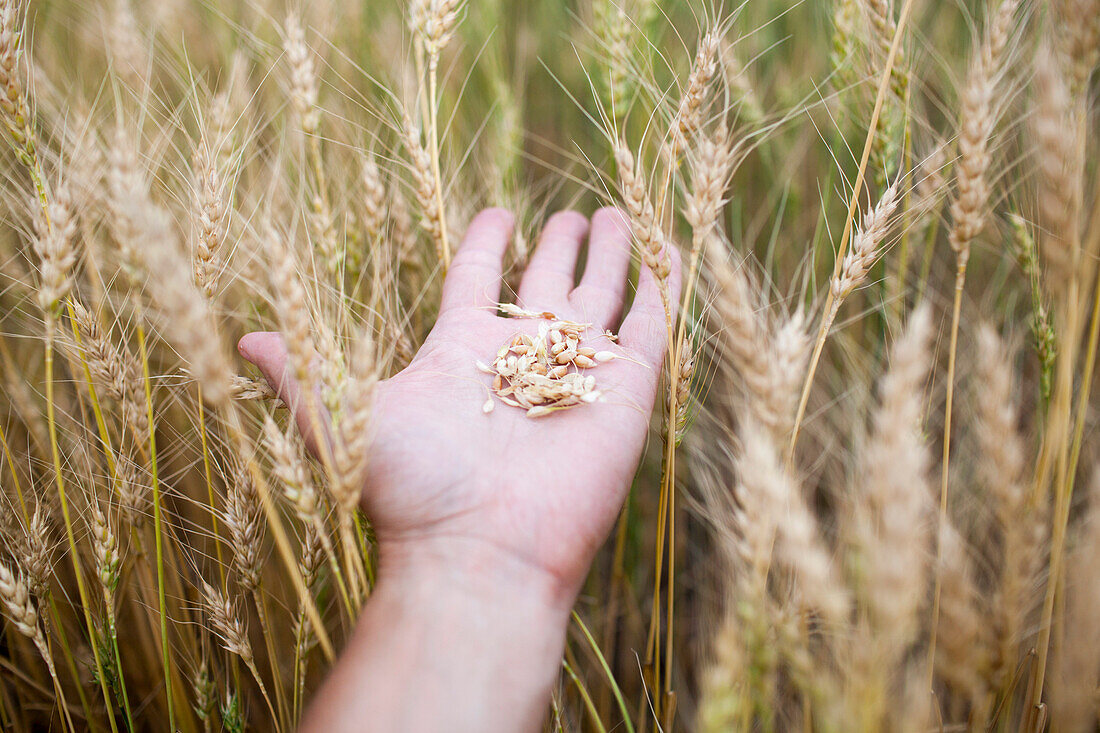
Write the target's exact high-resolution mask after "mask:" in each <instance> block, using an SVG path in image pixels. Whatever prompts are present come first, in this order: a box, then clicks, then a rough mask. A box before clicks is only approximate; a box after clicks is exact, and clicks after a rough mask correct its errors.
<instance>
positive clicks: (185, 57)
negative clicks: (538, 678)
mask: <svg viewBox="0 0 1100 733" xmlns="http://www.w3.org/2000/svg"><path fill="white" fill-rule="evenodd" d="M1098 58H1100V2H1097V0H954V1H952V2H946V1H944V0H922V1H919V2H918V1H917V0H828V1H822V2H818V1H817V0H804V1H803V2H795V3H787V2H781V1H780V0H745V1H744V2H741V3H737V0H734V3H725V2H718V1H717V0H713V1H712V0H704V1H703V2H696V1H695V0H569V1H568V2H528V3H509V2H505V1H504V0H377V1H375V2H368V1H366V0H310V1H309V2H301V3H297V2H294V1H293V0H158V1H157V2H151V1H150V2H142V1H141V0H0V78H2V87H3V98H2V100H0V117H2V119H3V128H2V132H3V133H4V138H5V140H6V142H7V145H6V147H5V149H4V150H3V151H2V154H0V161H2V162H0V172H2V174H0V200H2V202H3V217H2V223H0V449H2V453H0V545H2V548H3V550H2V552H0V611H2V612H3V618H4V625H3V637H2V638H3V642H2V645H0V727H2V728H3V729H4V730H12V731H38V730H74V731H75V730H92V731H108V730H109V731H112V732H113V731H123V730H126V731H136V730H180V731H186V732H195V731H200V730H201V731H216V730H226V731H243V730H293V729H294V727H295V725H296V722H297V721H298V720H299V717H300V716H301V714H302V711H303V708H304V706H305V705H306V704H307V703H308V701H309V699H310V696H311V693H312V691H314V690H315V689H316V688H317V687H318V685H319V684H320V682H321V681H322V680H323V679H324V675H325V672H326V670H327V669H328V668H329V667H330V665H331V663H332V661H333V659H334V658H335V656H336V655H337V654H338V653H339V651H340V648H341V646H342V644H343V643H344V641H345V640H346V639H347V637H348V635H349V633H350V631H351V629H352V628H353V626H354V622H355V619H356V618H357V616H358V613H359V610H360V609H361V607H362V606H363V604H364V603H367V602H369V598H370V594H371V588H372V585H373V582H374V577H375V571H376V560H377V558H376V553H375V542H374V536H373V533H372V529H371V524H370V518H369V517H368V516H365V515H364V514H363V512H362V511H361V510H360V508H359V496H358V487H359V486H360V485H361V475H362V473H363V471H369V470H370V467H369V466H365V465H364V461H365V455H366V451H367V447H368V444H369V441H370V437H371V431H372V430H375V429H385V426H375V425H372V424H371V422H372V421H371V401H370V398H371V393H372V390H373V388H374V386H375V384H377V383H378V381H379V380H383V379H386V378H388V377H390V376H392V375H394V374H396V373H397V372H399V371H401V370H402V369H403V368H404V367H405V366H406V365H407V364H408V363H409V361H410V360H411V359H412V358H413V356H414V355H415V353H416V351H417V348H418V346H419V345H420V344H421V343H422V342H423V340H424V338H425V337H426V335H427V333H428V331H429V330H430V329H431V327H432V325H433V323H434V321H435V317H436V315H437V312H438V308H439V299H440V285H441V282H442V278H443V275H444V273H445V272H446V268H447V265H448V264H449V262H450V257H451V253H452V252H453V251H454V249H455V247H456V246H457V242H458V241H459V240H460V239H461V237H462V234H463V232H464V230H465V228H466V225H467V224H468V222H469V221H470V219H471V217H472V216H473V214H474V213H476V212H477V211H478V210H479V209H481V208H483V207H488V206H499V207H504V208H508V209H510V210H512V211H513V212H515V214H516V216H517V222H518V226H517V232H516V236H515V238H514V241H513V242H512V245H511V249H510V250H509V252H508V254H507V262H506V277H505V287H504V289H503V294H502V297H503V298H504V299H505V301H509V300H511V299H512V298H514V295H513V293H514V288H515V287H516V283H517V282H518V277H519V276H520V275H521V274H522V272H523V269H524V265H525V263H526V261H527V258H528V256H529V254H530V252H531V251H532V250H533V249H534V247H535V243H536V242H537V241H538V234H539V231H540V229H541V226H542V224H543V222H544V221H545V219H546V217H547V216H548V215H549V214H550V213H552V212H553V211H556V210H558V209H563V208H573V209H577V210H579V211H581V212H584V213H586V214H588V213H591V212H592V211H594V210H595V209H596V208H598V207H601V206H607V205H615V206H619V207H620V208H621V209H622V210H623V211H624V212H625V213H626V214H627V215H628V216H629V219H630V224H631V229H632V234H633V248H634V252H635V258H634V259H635V263H634V266H633V269H634V275H633V276H634V277H635V278H636V275H637V272H638V271H639V270H640V269H641V268H648V269H649V270H651V271H652V273H653V274H654V275H655V276H656V277H657V279H658V281H659V282H666V281H667V280H668V278H669V276H670V267H671V266H672V265H671V264H670V260H669V258H668V256H667V254H666V252H667V250H666V247H675V248H677V249H678V250H679V251H680V255H681V256H680V259H681V260H682V263H683V282H684V287H683V291H682V295H681V297H680V298H678V299H676V300H673V299H672V298H671V297H669V291H668V289H667V287H666V289H665V308H666V318H667V328H668V334H667V336H668V343H669V345H670V351H669V356H668V359H667V363H666V368H665V371H664V375H663V377H662V386H661V395H662V397H660V398H659V400H658V409H657V410H656V414H655V415H654V416H653V418H652V421H651V435H650V439H649V441H648V446H647V450H646V454H645V457H644V459H643V462H642V465H641V467H640V468H639V471H638V474H637V476H636V478H635V481H634V484H633V487H632V490H631V495H630V499H629V500H628V503H627V505H626V506H625V507H624V509H623V511H622V514H621V517H620V520H619V522H618V524H617V527H616V529H615V532H614V533H613V535H612V537H611V538H610V539H609V540H608V542H607V544H606V546H605V547H604V548H603V550H602V551H601V553H600V555H599V557H598V559H597V562H596V564H595V565H594V567H593V568H592V570H591V573H590V575H589V578H588V581H587V582H586V584H585V586H584V589H583V591H582V593H581V596H580V598H579V601H578V603H577V606H576V608H575V613H574V616H573V622H572V624H571V626H570V631H569V638H568V642H567V646H566V651H565V656H564V659H563V660H562V668H561V674H560V679H559V682H558V684H557V685H556V687H555V689H554V694H553V697H552V700H551V703H550V706H549V708H548V710H547V711H546V718H545V723H544V727H545V729H546V730H555V731H556V730H569V731H573V730H577V731H581V730H592V731H612V730H620V731H621V730H626V731H658V730H663V731H671V730H673V729H680V730H690V731H703V732H707V733H710V732H718V731H794V730H804V731H830V732H832V731H962V730H975V731H978V730H982V731H1021V732H1026V733H1031V732H1033V731H1043V730H1052V731H1070V732H1073V731H1095V730H1097V727H1098V721H1100V718H1098V713H1100V696H1098V693H1100V687H1098V686H1100V471H1097V468H1098V467H1100V442H1098V441H1097V439H1096V427H1097V424H1096V417H1097V415H1096V413H1095V412H1094V409H1093V408H1094V406H1095V405H1096V404H1097V402H1098V401H1097V399H1096V398H1094V397H1093V395H1092V388H1093V377H1094V375H1095V373H1096V367H1097V365H1096V357H1097V351H1098V347H1100V287H1098V278H1097V273H1098V268H1097V263H1098V257H1100V216H1098V214H1097V211H1098V208H1097V206H1096V203H1097V197H1100V185H1097V179H1096V176H1097V173H1098V165H1097V163H1098V162H1100V154H1098V153H1100V151H1098V147H1100V145H1098V142H1100V137H1098V135H1097V129H1098V125H1097V120H1098V117H1097V112H1098V109H1100V107H1098V105H1097V86H1096V84H1095V81H1094V75H1093V72H1094V70H1095V68H1096V66H1097V62H1098ZM254 330H275V331H280V332H281V333H282V334H283V336H284V338H285V339H286V342H287V345H288V348H289V349H290V351H291V355H292V360H293V361H294V363H295V364H297V365H298V368H299V369H300V370H301V376H302V378H303V379H306V378H308V379H310V380H313V381H312V382H311V383H313V384H315V386H316V387H317V389H318V390H319V391H320V394H321V395H322V399H323V401H324V406H325V407H326V408H327V410H328V412H329V413H330V414H331V415H332V417H333V430H332V432H333V440H334V442H335V449H334V454H333V455H334V456H335V459H334V460H326V461H321V462H318V461H316V460H314V459H313V458H311V457H310V455H309V454H308V453H307V451H306V450H305V449H304V447H303V443H302V438H301V436H300V435H298V433H297V432H296V430H295V428H294V424H293V421H292V420H289V419H288V415H287V410H286V409H285V405H283V404H282V403H281V402H280V400H279V399H278V397H277V396H276V392H275V390H274V389H273V386H272V385H269V384H267V383H266V382H265V381H264V379H263V377H262V376H261V375H260V374H259V373H258V372H256V371H255V370H254V369H253V368H252V367H251V366H250V365H248V364H247V363H245V362H244V361H243V360H242V359H241V358H240V357H239V356H238V355H237V353H236V352H235V350H234V348H233V346H234V344H235V342H236V341H237V340H238V339H239V338H240V337H241V336H243V335H244V334H245V333H247V332H249V331H254ZM597 356H599V355H597V354H595V353H592V354H587V355H583V354H582V355H581V356H580V357H578V358H585V359H589V358H591V359H595V357H597ZM486 357H487V358H486V361H491V360H492V355H491V353H490V354H487V355H486ZM311 359H312V360H315V361H313V363H314V364H316V365H317V368H316V369H315V370H314V371H313V373H312V374H311V373H310V368H309V364H310V363H311ZM589 389H590V387H589ZM466 407H467V406H456V409H466ZM468 408H469V409H470V411H471V414H472V417H471V418H470V419H476V416H477V415H478V414H479V413H480V411H481V410H482V409H483V408H482V406H481V405H477V404H475V405H471V406H468ZM484 409H485V410H490V409H493V408H492V402H490V403H489V404H487V405H486V406H485V407H484ZM496 409H507V407H504V406H500V405H498V406H497V408H496ZM542 419H547V420H553V419H554V415H546V417H544V418H542ZM365 725H367V729H369V721H368V722H367V723H365Z"/></svg>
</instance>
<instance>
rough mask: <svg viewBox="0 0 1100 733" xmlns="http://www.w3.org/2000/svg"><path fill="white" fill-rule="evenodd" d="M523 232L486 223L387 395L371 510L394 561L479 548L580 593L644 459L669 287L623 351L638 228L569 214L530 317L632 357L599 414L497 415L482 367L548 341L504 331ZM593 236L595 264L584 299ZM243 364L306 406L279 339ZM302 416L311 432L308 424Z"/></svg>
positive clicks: (523, 295)
mask: <svg viewBox="0 0 1100 733" xmlns="http://www.w3.org/2000/svg"><path fill="white" fill-rule="evenodd" d="M512 228H513V220H512V216H511V215H510V214H509V213H508V212H506V211H503V210H498V209H490V210H486V211H483V212H482V213H481V214H480V215H478V216H477V217H476V218H475V219H474V221H473V222H472V223H471V224H470V227H469V230H468V232H467V234H466V237H465V240H464V241H463V243H462V245H461V247H460V249H459V251H458V252H457V254H456V255H455V258H454V261H453V263H452V265H451V268H450V271H449V272H448V275H447V279H446V282H445V284H444V293H443V302H442V307H441V311H440V315H439V318H438V321H437V323H436V325H435V327H434V328H433V329H432V332H431V334H430V335H429V337H428V339H427V341H426V342H425V344H424V346H423V347H422V348H421V349H420V351H419V353H418V354H417V355H416V358H415V359H414V360H413V361H412V363H411V364H410V365H409V366H408V367H407V368H406V369H405V370H404V371H402V372H401V373H400V374H398V375H396V376H395V377H393V378H391V379H389V380H386V381H385V382H382V383H381V384H379V385H378V388H377V392H376V398H375V426H376V427H375V438H374V441H373V444H372V448H371V454H370V461H369V465H368V471H367V473H368V475H367V477H366V480H365V486H364V492H363V505H364V508H365V510H366V511H367V513H368V515H369V516H370V518H371V520H372V522H373V524H374V527H375V529H376V532H377V535H378V538H379V542H380V544H381V546H382V548H383V558H385V553H386V551H387V550H386V548H387V547H390V548H401V549H400V550H391V552H401V551H409V552H417V551H420V549H421V548H425V547H427V548H436V549H437V550H438V551H440V552H441V553H443V554H451V553H456V552H458V553H461V552H464V551H465V549H464V548H468V547H475V548H479V549H481V550H488V551H489V552H492V553H503V554H504V555H506V556H509V557H510V558H512V559H518V560H520V561H522V562H523V563H524V564H526V565H530V566H533V567H536V568H538V569H540V570H542V571H546V572H548V573H550V574H551V575H552V576H553V577H554V578H556V579H557V580H558V581H559V582H560V583H562V584H563V586H564V587H566V588H570V587H575V586H576V585H577V584H579V583H580V581H581V580H582V579H583V576H584V574H585V572H586V571H587V568H588V565H589V563H590V561H591V558H592V555H593V554H594V552H595V551H596V549H597V548H598V546H599V544H600V543H601V542H602V541H603V539H604V537H606V535H607V533H608V532H609V530H610V527H611V525H612V523H613V522H614V519H615V516H616V513H617V512H618V509H619V507H620V506H621V504H622V502H623V499H624V498H625V494H626V491H627V489H628V487H629V485H630V481H631V478H632V477H633V474H634V471H635V469H636V467H637V464H638V460H639V457H640V455H641V452H642V449H643V447H644V443H645V439H646V435H647V430H648V425H649V417H650V413H651V412H652V409H653V403H654V399H655V395H656V390H657V383H658V378H659V375H660V372H661V367H662V360H663V357H664V353H665V344H666V331H665V315H664V309H663V306H662V301H661V298H660V292H659V290H658V287H657V284H656V282H655V281H654V279H653V277H652V275H651V274H650V273H649V272H648V271H643V272H642V273H641V275H640V278H639V285H638V291H637V294H636V297H635V300H634V303H633V306H632V308H631V310H630V313H629V314H628V315H627V317H626V318H625V319H623V320H622V323H621V327H620V328H619V336H620V338H619V344H618V345H614V344H611V343H610V342H609V341H608V340H607V339H606V338H605V337H604V336H601V335H600V334H602V333H603V332H604V330H605V329H609V328H610V329H615V328H616V326H618V325H619V322H620V315H621V312H622V309H623V299H624V295H625V290H626V286H627V271H628V267H629V263H630V234H629V227H628V225H627V223H626V221H625V220H624V217H623V216H622V214H621V213H619V212H618V211H617V210H615V209H603V210H600V211H599V212H597V213H596V215H595V216H594V217H593V219H592V222H591V225H589V222H588V220H587V219H586V218H585V217H583V216H581V215H580V214H576V213H573V212H562V213H559V214H556V215H554V216H553V217H551V219H550V220H549V221H548V223H547V225H546V227H545V230H544V232H543V234H542V237H541V240H540V242H539V246H538V249H537V250H536V252H535V254H534V256H533V257H532V260H531V263H530V265H529V266H528V268H527V271H526V273H525V274H524V277H523V281H522V284H521V286H520V290H519V293H518V295H519V303H520V305H522V306H523V307H526V308H530V309H534V310H539V311H551V312H553V313H554V314H555V315H556V316H557V317H559V318H562V319H567V320H573V321H579V322H583V323H591V324H592V328H591V329H590V330H589V332H588V334H587V335H586V338H585V342H584V343H585V345H591V346H593V347H595V348H597V349H599V350H609V351H614V352H615V353H617V354H619V355H621V356H622V357H623V358H619V359H615V360H613V361H611V362H609V363H606V364H602V365H600V366H599V367H598V368H597V369H594V370H593V371H592V372H591V373H592V375H594V376H595V377H596V379H597V383H598V389H599V390H600V391H601V392H602V393H603V395H604V397H603V399H602V400H601V401H600V402H598V403H595V404H592V405H583V406H581V407H578V408H575V409H572V410H567V411H563V412H557V413H554V414H552V415H549V416H547V417H543V418H539V419H531V418H528V417H527V416H526V414H525V412H524V411H523V410H520V409H516V408H513V407H508V406H505V405H503V404H500V403H499V402H498V403H497V406H496V409H495V410H493V411H492V412H491V413H490V414H483V412H482V409H481V406H482V405H483V404H484V403H485V402H486V400H487V398H488V397H489V394H490V393H489V386H490V381H491V378H490V377H489V376H487V375H485V374H483V373H481V372H480V371H478V369H477V367H476V366H475V365H476V363H477V362H478V361H481V362H486V363H487V362H490V361H492V360H493V358H494V357H495V355H496V351H497V349H498V348H499V347H500V346H501V345H502V344H504V343H506V342H507V341H509V340H510V339H511V338H512V337H513V336H515V335H516V334H517V333H529V334H533V333H535V332H536V330H537V322H536V321H532V320H526V319H512V318H504V317H500V316H498V315H497V313H496V308H495V306H494V304H495V303H496V302H497V301H498V299H499V295H500V287H501V261H502V257H503V254H504V252H505V250H506V248H507V246H508V243H509V241H510V239H511V236H512ZM589 230H591V232H590V233H589ZM589 234H590V236H589ZM586 236H587V237H588V239H589V244H588V258H587V264H586V268H585V272H584V275H583V277H582V278H581V281H580V284H579V285H576V286H575V280H574V272H575V270H576V264H577V258H578V254H579V252H580V250H581V248H582V245H583V243H584V241H585V238H586ZM673 272H674V273H677V272H678V267H675V266H674V267H673ZM677 285H678V283H675V282H674V283H673V293H672V297H673V298H674V299H675V290H676V287H677ZM673 302H675V300H674V301H673ZM240 349H241V353H242V354H243V355H244V357H245V358H246V359H248V360H249V361H252V362H254V363H255V364H257V365H258V366H259V367H260V369H261V370H262V371H263V372H264V375H265V376H266V377H267V379H268V381H269V382H270V383H271V384H273V385H279V386H280V391H281V392H282V393H283V396H284V399H286V398H288V397H293V396H294V395H293V392H294V390H295V386H294V385H293V384H291V382H290V372H289V370H288V368H287V358H286V352H285V349H284V348H283V344H282V341H281V338H280V337H279V336H278V335H276V334H250V335H249V336H246V337H245V338H244V339H243V340H242V341H241V344H240ZM493 399H494V401H496V398H495V397H494V398H493ZM286 401H287V403H288V404H291V405H294V404H297V401H296V400H295V399H286ZM296 417H297V418H298V423H299V425H300V426H302V427H303V428H304V429H308V423H309V421H308V419H307V418H306V416H305V415H296ZM429 551H431V550H429Z"/></svg>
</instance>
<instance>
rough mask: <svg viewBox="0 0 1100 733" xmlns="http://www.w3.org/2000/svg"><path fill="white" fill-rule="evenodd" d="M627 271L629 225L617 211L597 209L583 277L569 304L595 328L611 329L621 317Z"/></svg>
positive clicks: (571, 295) (611, 208) (624, 216)
mask: <svg viewBox="0 0 1100 733" xmlns="http://www.w3.org/2000/svg"><path fill="white" fill-rule="evenodd" d="M629 269H630V221H629V220H628V219H627V218H626V215H625V214H623V212H622V211H620V210H619V209H616V208H614V207H608V208H605V209H600V210H599V211H597V212H596V214H595V216H593V217H592V233H591V235H590V236H589V237H588V261H587V263H585V266H584V277H582V278H581V284H580V285H578V286H577V287H576V288H574V289H573V292H572V293H571V294H570V295H569V302H570V304H572V306H573V308H574V309H575V310H576V311H577V312H578V313H580V314H581V318H583V319H584V320H585V321H588V322H590V323H593V324H595V325H596V327H597V328H600V329H604V328H613V327H614V326H615V325H616V323H617V322H618V318H619V315H620V314H621V313H622V309H623V293H624V292H625V291H626V274H627V271H628V270H629Z"/></svg>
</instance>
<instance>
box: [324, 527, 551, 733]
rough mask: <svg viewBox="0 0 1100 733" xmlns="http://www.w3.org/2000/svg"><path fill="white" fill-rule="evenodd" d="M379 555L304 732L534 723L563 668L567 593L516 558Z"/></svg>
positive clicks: (512, 727)
mask: <svg viewBox="0 0 1100 733" xmlns="http://www.w3.org/2000/svg"><path fill="white" fill-rule="evenodd" d="M466 549H467V548H464V547H462V545H461V544H456V545H455V546H454V547H453V548H451V552H452V554H451V556H450V557H448V558H438V560H437V561H432V560H429V559H425V558H419V559H417V560H416V561H415V562H404V561H397V562H393V563H391V564H388V565H387V564H386V563H385V562H384V563H383V567H382V569H381V572H380V580H379V583H378V585H377V587H376V588H375V592H374V593H373V594H372V596H371V598H370V600H369V601H368V602H367V604H366V606H365V607H364V610H363V614H362V616H361V618H360V620H359V624H358V627H357V628H356V630H355V633H354V634H353V636H352V638H351V640H350V642H349V644H348V648H347V649H346V650H345V652H344V654H343V657H342V658H341V660H340V661H339V662H338V663H337V665H336V667H335V669H334V670H333V672H332V674H331V675H330V677H329V679H328V680H327V681H326V682H325V685H324V686H323V688H322V689H321V691H320V692H319V693H318V695H317V697H316V699H315V700H314V701H313V703H312V705H311V707H310V709H309V711H308V713H307V715H306V717H305V720H304V721H303V724H302V730H303V731H325V732H328V731H342V730H349V731H350V730H356V731H358V730H364V729H369V730H372V731H381V732H386V731H401V732H402V733H404V732H405V731H408V732H410V733H417V732H419V731H425V732H426V731H444V730H445V731H456V732H461V731H471V732H472V731H478V732H481V731H509V732H510V731H529V730H535V729H537V728H538V726H539V724H540V723H541V721H542V718H543V715H544V714H545V711H546V709H547V703H548V700H549V696H550V690H551V687H552V685H553V683H554V680H555V678H556V675H557V671H558V667H559V664H560V659H561V653H562V647H563V644H564V639H565V629H566V625H567V622H568V613H569V611H568V608H569V606H568V601H569V599H568V598H564V597H563V596H562V595H561V594H560V593H558V592H557V590H556V588H555V587H554V585H553V583H552V582H548V581H547V580H546V579H544V578H543V577H542V576H540V575H539V574H538V572H532V570H531V568H530V567H529V566H526V565H524V564H522V563H520V562H518V561H514V560H512V561H504V562H502V561H500V560H499V559H498V558H491V559H490V558H478V557H476V553H467V555H474V557H470V556H463V558H462V561H461V569H456V568H455V564H456V563H455V556H454V554H453V553H462V552H464V550H466Z"/></svg>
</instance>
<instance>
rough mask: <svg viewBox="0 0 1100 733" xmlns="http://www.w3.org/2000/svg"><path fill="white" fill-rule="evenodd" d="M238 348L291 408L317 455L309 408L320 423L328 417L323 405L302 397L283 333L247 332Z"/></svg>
mask: <svg viewBox="0 0 1100 733" xmlns="http://www.w3.org/2000/svg"><path fill="white" fill-rule="evenodd" d="M237 351H239V352H240V354H241V356H243V357H244V358H245V359H246V360H248V361H250V362H251V363H253V364H255V365H256V367H258V368H259V370H260V372H261V373H262V374H263V375H264V379H266V380H267V383H268V384H269V385H271V387H272V389H274V390H275V391H276V392H277V393H278V395H279V399H281V400H282V401H283V402H284V403H286V406H287V407H288V408H289V409H290V414H291V415H293V416H294V422H295V424H297V426H298V432H299V433H300V434H301V436H302V439H303V440H304V441H305V444H306V448H307V449H309V451H310V452H311V453H313V455H315V456H316V455H318V453H317V440H316V433H315V431H314V417H313V415H311V412H310V411H311V410H317V411H318V412H317V418H318V420H320V421H321V423H320V424H321V425H325V424H326V423H327V420H328V417H327V415H325V414H324V413H323V412H321V411H322V410H323V409H324V408H322V407H321V405H320V401H319V400H316V399H315V400H312V401H311V402H312V404H308V403H307V401H306V400H305V399H304V395H303V393H302V387H301V385H300V384H299V383H298V380H297V379H295V378H294V374H293V372H292V370H291V368H290V360H289V358H288V356H287V350H286V343H285V342H284V341H283V337H282V335H281V334H279V333H276V332H272V331H266V332H257V333H250V334H247V335H245V336H244V337H243V338H242V339H241V340H240V342H239V343H238V344H237Z"/></svg>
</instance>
